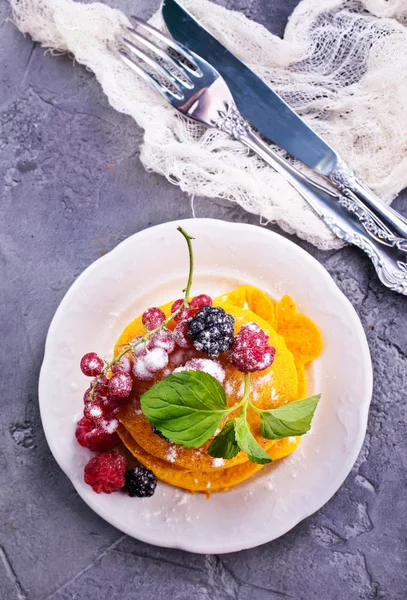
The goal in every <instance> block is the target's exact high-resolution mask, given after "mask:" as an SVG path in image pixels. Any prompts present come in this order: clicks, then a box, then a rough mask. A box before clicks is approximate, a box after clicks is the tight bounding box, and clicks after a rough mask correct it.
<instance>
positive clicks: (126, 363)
mask: <svg viewBox="0 0 407 600" xmlns="http://www.w3.org/2000/svg"><path fill="white" fill-rule="evenodd" d="M120 371H121V372H123V373H130V371H131V361H130V359H129V357H128V356H126V355H124V356H122V357H121V359H120V360H119V362H117V363H115V364H114V365H112V373H119V372H120Z"/></svg>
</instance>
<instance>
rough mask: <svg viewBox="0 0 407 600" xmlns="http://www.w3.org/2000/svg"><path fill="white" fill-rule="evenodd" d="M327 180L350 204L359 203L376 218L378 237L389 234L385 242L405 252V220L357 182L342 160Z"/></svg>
mask: <svg viewBox="0 0 407 600" xmlns="http://www.w3.org/2000/svg"><path fill="white" fill-rule="evenodd" d="M329 179H330V180H331V181H332V183H333V184H334V185H335V186H336V187H337V188H338V189H339V190H340V191H341V192H342V194H343V195H344V196H345V197H346V198H348V199H349V200H350V201H351V202H353V201H355V200H359V201H361V203H362V204H363V205H364V206H366V207H367V208H368V209H370V211H371V212H373V213H374V215H376V216H377V217H378V219H379V223H380V225H381V228H382V229H381V231H379V232H378V234H379V236H381V237H382V238H383V239H385V238H386V232H387V234H390V236H389V235H387V240H389V241H390V242H391V244H392V245H394V246H397V247H398V248H399V249H400V250H404V252H407V220H406V219H405V218H404V217H403V216H402V215H400V214H399V213H398V212H397V211H395V210H394V209H393V208H391V206H388V205H387V204H385V203H384V202H383V200H382V199H381V198H380V197H379V196H378V195H377V194H375V193H374V192H373V191H372V190H370V189H369V188H368V187H367V186H366V185H365V184H364V183H362V182H361V181H359V180H358V178H357V177H356V175H355V173H354V172H353V171H352V169H351V168H350V167H348V165H347V164H346V163H345V162H344V161H343V160H341V161H340V162H339V164H338V166H337V167H336V168H335V169H334V170H333V171H332V173H331V175H330V176H329Z"/></svg>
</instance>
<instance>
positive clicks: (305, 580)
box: [0, 0, 407, 600]
mask: <svg viewBox="0 0 407 600" xmlns="http://www.w3.org/2000/svg"><path fill="white" fill-rule="evenodd" d="M157 4H158V2H157V0H154V2H151V1H149V0H144V2H143V3H142V7H141V13H142V14H143V15H144V16H148V15H149V14H150V13H152V12H153V10H154V8H155V7H156V6H157ZM295 4H296V0H285V1H282V0H252V1H251V2H247V1H243V0H229V2H228V5H229V6H231V7H234V8H237V9H239V10H242V11H243V12H245V14H247V15H248V16H251V17H253V18H256V19H258V20H260V21H262V22H264V23H265V24H266V25H267V26H268V27H269V28H270V29H271V30H272V31H274V32H276V33H278V34H281V33H282V31H283V28H284V24H285V21H286V19H287V17H288V15H289V13H290V12H291V10H292V9H293V8H294V6H295ZM116 5H117V6H120V7H121V8H123V9H125V10H127V11H128V12H130V7H131V6H133V8H134V5H132V4H131V3H130V1H128V0H116ZM0 15H1V16H0V19H1V22H0V26H1V36H0V79H1V85H0V181H1V186H0V199H1V219H0V221H1V230H0V282H1V283H0V306H1V322H0V328H1V330H0V331H1V336H0V340H1V353H2V355H3V357H4V360H3V361H2V377H1V380H0V387H1V394H0V405H1V410H0V424H1V429H0V598H1V600H24V599H29V600H45V599H48V598H52V599H55V600H65V599H77V600H108V599H116V598H123V599H124V600H128V599H142V600H150V599H153V598H154V599H163V600H164V599H165V600H192V599H197V600H249V599H250V600H277V599H283V598H296V599H299V600H308V599H317V600H322V599H323V600H342V599H343V600H345V599H346V600H350V599H359V598H363V599H371V598H383V599H386V600H404V599H405V598H406V597H407V591H406V590H407V571H406V520H407V519H406V517H407V504H406V467H407V464H406V462H407V459H406V441H405V440H406V427H405V421H406V419H405V417H406V398H405V390H406V383H407V382H406V366H407V325H406V307H407V304H406V303H407V300H406V298H403V297H400V296H396V295H394V294H392V293H391V292H388V291H387V290H385V289H384V288H383V287H381V286H380V285H379V284H378V282H377V280H376V278H375V276H374V273H373V269H372V267H371V266H370V264H369V263H368V261H367V260H366V259H365V258H364V257H363V256H362V255H361V254H360V253H359V252H358V251H357V250H354V249H352V248H346V249H344V250H341V251H337V252H325V253H323V252H320V251H317V250H315V248H313V247H311V246H309V245H307V244H305V243H303V242H300V241H299V240H298V239H297V238H294V241H295V242H296V243H298V244H300V245H301V246H303V247H305V248H306V249H307V250H308V251H309V252H311V253H312V254H313V255H314V256H316V258H317V259H318V260H319V261H320V262H321V263H323V264H324V265H325V267H326V268H327V269H328V270H329V272H330V273H331V274H332V276H333V277H334V279H335V281H336V282H337V284H338V285H339V287H340V288H341V289H342V290H343V291H344V293H345V294H346V295H347V296H348V298H349V299H350V300H351V302H352V303H353V305H354V307H355V308H356V310H357V312H358V314H359V315H360V317H361V319H362V323H363V325H364V328H365V331H366V334H367V337H368V339H369V344H370V348H371V352H372V358H373V364H374V369H375V391H374V398H373V403H372V408H371V412H370V418H369V427H368V433H367V437H366V442H365V445H364V448H363V450H362V453H361V455H360V457H359V460H358V462H357V464H356V465H355V467H354V469H353V471H352V473H351V474H350V475H349V477H348V478H347V480H346V482H345V484H344V485H343V486H342V488H341V489H340V490H339V492H338V493H337V494H336V495H335V496H334V498H332V500H331V501H330V502H329V503H328V504H327V505H326V506H324V508H322V509H321V510H320V511H319V512H318V513H317V514H315V515H313V516H312V517H310V518H308V519H307V520H305V521H304V522H302V523H301V524H300V525H298V526H297V527H296V528H295V529H294V530H293V531H291V532H289V533H288V534H287V535H285V536H284V537H283V538H281V539H279V540H276V541H274V542H273V543H270V544H267V545H265V546H262V547H259V548H256V549H253V550H248V551H243V552H240V553H234V554H229V555H224V556H220V557H217V556H194V555H192V554H185V553H183V552H180V551H175V550H166V549H160V548H155V547H153V546H149V545H146V544H143V543H141V542H138V541H136V540H133V539H130V538H128V537H126V536H124V535H122V534H121V533H120V532H119V531H117V530H115V529H114V528H112V527H111V526H110V525H108V524H107V523H105V522H104V521H102V520H101V519H100V518H99V517H98V516H96V515H95V514H94V513H93V512H92V511H91V510H90V509H89V508H88V507H87V506H86V505H85V504H84V503H83V502H82V500H80V499H79V498H78V496H77V494H76V493H75V491H74V489H73V487H72V485H71V484H70V482H69V481H68V479H67V478H66V477H65V476H64V474H63V473H62V472H61V471H60V469H59V468H58V467H57V465H56V463H55V462H54V459H53V457H52V456H51V454H50V452H49V450H48V447H47V444H46V441H45V438H44V435H43V431H42V428H41V422H40V417H39V411H38V400H37V381H38V373H39V369H40V365H41V360H42V355H43V350H44V340H45V336H46V332H47V328H48V325H49V323H50V321H51V318H52V316H53V314H54V311H55V309H56V308H57V306H58V304H59V302H60V300H61V298H62V297H63V295H64V294H65V292H66V290H67V289H68V288H69V286H70V285H71V283H72V282H73V281H74V280H75V278H76V277H77V276H78V275H79V274H80V273H81V271H82V270H83V269H84V268H85V267H86V266H87V265H89V264H90V263H91V262H93V261H94V260H95V259H97V258H98V257H99V256H101V255H102V254H103V253H105V252H107V251H109V250H110V249H111V248H113V247H114V246H115V245H116V244H117V243H118V242H120V241H121V240H123V239H124V238H126V237H127V236H129V235H131V234H133V233H134V232H136V231H139V230H141V229H144V228H145V227H149V226H151V225H154V224H157V223H161V222H163V221H167V220H171V219H176V218H181V217H189V216H191V208H190V202H189V199H188V198H187V197H186V196H185V195H183V194H182V193H181V192H180V190H179V189H178V188H176V187H173V186H171V185H170V184H168V183H167V182H166V181H165V180H164V179H162V178H161V177H159V176H158V175H154V174H147V173H146V172H145V171H144V170H143V168H142V166H141V164H140V162H139V160H138V154H139V150H138V146H139V142H140V139H141V132H140V130H139V129H138V128H137V126H136V125H135V124H134V123H133V122H132V121H131V120H130V119H129V118H127V117H125V116H123V115H120V114H118V113H116V112H114V111H113V110H112V109H111V108H110V107H109V106H108V104H107V101H106V99H105V97H104V96H103V94H102V92H101V90H100V88H99V85H98V84H97V82H96V81H95V78H94V77H93V75H92V73H89V72H87V71H86V70H84V69H83V68H80V67H78V66H76V67H73V65H72V61H71V60H70V59H69V58H67V57H52V56H51V55H50V54H47V55H44V51H43V50H42V49H41V48H39V47H38V46H37V45H35V44H33V43H32V41H31V40H30V39H29V38H24V37H23V36H21V35H20V34H19V33H18V31H17V30H16V29H15V27H14V26H13V24H12V23H11V22H9V21H7V20H6V19H7V17H9V16H10V11H9V7H8V5H7V4H6V2H5V0H0ZM396 206H397V207H398V208H399V209H400V210H402V211H404V214H407V196H406V195H404V197H402V198H401V199H399V200H397V201H396ZM195 209H196V214H197V216H212V217H217V218H220V219H225V220H230V221H243V222H248V223H256V222H257V221H258V220H257V218H256V217H255V216H253V215H249V214H247V213H245V212H244V211H243V210H241V209H239V208H237V207H236V206H231V205H229V204H228V203H227V202H225V201H222V200H216V201H210V200H207V199H197V200H196V201H195ZM55 401H56V402H58V398H55Z"/></svg>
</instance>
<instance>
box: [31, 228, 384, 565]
mask: <svg viewBox="0 0 407 600" xmlns="http://www.w3.org/2000/svg"><path fill="white" fill-rule="evenodd" d="M196 222H200V223H202V224H207V225H208V226H209V225H211V224H213V223H216V224H217V225H221V226H223V227H225V228H242V229H247V228H250V229H257V230H259V229H260V230H261V231H262V232H264V233H266V235H268V236H271V237H274V238H278V243H282V244H283V246H284V245H287V246H289V247H290V248H291V247H294V248H295V250H296V251H297V252H298V253H299V255H301V258H302V259H304V260H305V261H308V262H309V263H311V264H312V266H313V268H314V270H315V269H316V270H317V271H319V273H320V275H322V276H323V278H324V279H325V282H326V283H327V285H328V288H329V289H330V291H331V293H333V294H335V295H336V296H337V297H338V299H339V300H340V301H341V303H343V304H344V305H345V306H346V308H347V310H348V311H349V312H350V314H351V315H352V318H353V325H355V327H356V330H355V333H356V334H357V338H358V341H359V342H360V344H361V346H362V347H363V364H364V371H363V372H364V375H365V377H366V382H365V386H364V390H365V397H364V398H363V399H362V400H361V403H360V410H359V413H360V415H359V416H360V418H359V428H358V431H357V442H356V436H355V443H354V444H353V446H352V450H351V452H350V453H349V456H348V457H347V458H346V460H344V461H343V468H342V470H341V473H340V476H339V477H337V478H336V479H335V482H334V483H333V484H331V486H330V488H328V493H325V494H324V499H323V500H322V501H318V502H317V503H316V504H318V506H317V507H315V506H313V507H312V508H311V510H309V509H307V508H306V507H304V511H303V513H302V514H301V516H300V517H298V518H296V519H294V521H295V522H293V523H292V524H290V526H289V527H288V528H284V531H282V532H281V533H280V534H279V535H277V536H274V535H273V537H271V538H270V536H268V535H267V533H266V532H265V533H264V534H263V535H258V536H257V538H256V541H255V542H253V541H252V540H248V543H244V541H243V540H242V542H241V543H234V544H233V543H232V544H229V543H225V544H224V545H223V546H222V547H216V548H213V546H211V543H210V542H209V543H208V542H205V545H204V544H203V543H202V540H200V541H199V548H198V547H197V546H196V545H194V544H193V543H189V542H188V541H184V540H183V541H182V542H180V541H179V538H177V539H174V541H173V542H165V541H162V540H159V539H158V537H157V536H155V535H154V533H153V531H151V535H150V536H149V535H143V534H140V535H139V534H137V536H136V535H135V534H134V532H132V531H131V528H130V527H127V526H126V524H124V525H123V523H119V522H118V520H117V519H116V518H115V515H114V514H113V515H112V514H110V513H106V512H105V511H104V509H103V507H99V506H97V503H92V502H91V501H90V500H89V498H88V497H87V495H86V494H85V493H83V489H82V488H80V487H79V486H76V485H75V481H73V480H72V479H71V477H70V475H69V474H68V472H67V470H66V469H65V468H64V466H63V464H62V463H61V461H60V460H59V459H58V458H57V456H56V454H57V455H58V453H56V454H55V453H54V450H53V446H54V442H53V441H51V435H50V431H48V430H47V427H46V425H45V421H46V416H45V406H44V403H43V402H42V401H41V397H42V389H43V388H44V378H45V375H44V373H45V370H46V360H47V358H48V356H47V355H48V353H49V349H50V345H51V343H52V341H53V340H52V336H53V334H54V330H56V328H57V325H58V322H59V320H60V315H61V314H63V312H64V308H65V305H66V304H67V303H68V302H69V299H70V296H71V295H72V294H74V293H75V288H76V287H77V286H78V285H80V283H81V280H82V279H84V278H85V277H87V276H88V275H89V273H91V272H92V270H94V269H96V268H97V267H100V265H101V264H103V263H107V262H108V261H109V260H111V258H112V255H114V253H115V252H116V250H118V249H119V248H123V246H126V245H127V244H130V243H131V241H132V240H133V239H134V238H135V237H138V238H142V237H146V236H150V235H154V232H156V233H157V234H159V232H160V230H166V229H167V228H168V227H169V226H171V225H175V224H177V225H180V226H182V227H185V228H187V226H188V224H189V223H196ZM96 265H97V267H96ZM372 393H373V366H372V362H371V356H370V349H369V345H368V342H367V338H366V334H365V331H364V329H363V326H362V323H361V321H360V318H359V316H358V314H357V312H356V310H355V308H354V307H353V305H352V304H351V302H350V301H349V299H348V298H347V297H346V296H345V294H344V293H343V292H342V291H341V290H340V289H339V287H338V286H337V284H336V283H335V281H334V280H333V278H332V276H331V275H330V274H329V272H328V271H327V270H326V269H325V267H324V266H323V265H322V264H321V263H320V262H319V261H318V260H317V259H316V258H314V257H313V256H312V255H311V254H310V253H308V252H307V251H306V250H304V249H303V248H302V247H301V246H299V245H297V244H296V243H294V242H293V241H291V240H289V239H287V238H286V237H284V236H283V235H281V234H279V233H277V232H274V231H270V230H269V229H266V228H260V227H259V225H253V224H249V223H236V222H233V221H225V220H223V219H213V218H189V219H175V220H173V221H166V222H165V223H160V224H157V225H154V226H152V227H148V228H145V229H142V230H140V231H138V232H136V233H134V234H132V235H131V236H129V237H127V238H125V239H124V240H122V241H121V242H119V243H118V244H117V245H116V246H115V247H114V248H112V249H111V250H110V251H109V252H108V253H107V254H105V255H104V256H101V257H99V258H97V259H96V260H94V261H93V262H92V263H91V264H89V265H88V266H87V267H86V268H85V269H84V270H83V271H82V272H81V273H80V275H79V276H78V277H77V278H76V279H75V280H74V281H73V283H72V284H71V285H70V287H69V288H68V290H67V291H66V293H65V294H64V296H63V298H62V299H61V301H60V303H59V305H58V307H57V309H56V311H55V313H54V316H53V318H52V320H51V323H50V325H49V328H48V331H47V335H46V340H45V346H44V354H43V360H42V364H41V369H40V375H39V381H38V403H39V409H40V417H41V423H42V427H43V431H44V435H45V438H46V440H47V444H48V447H49V449H50V451H51V454H52V456H53V458H54V460H55V461H56V463H57V464H58V466H59V467H60V468H61V470H62V471H63V473H64V474H65V475H66V476H67V477H68V479H69V480H70V482H71V484H72V485H73V487H74V489H75V491H76V492H77V493H78V495H79V496H80V497H81V498H82V500H83V501H84V502H85V503H86V504H87V506H89V508H91V509H92V510H93V511H94V512H95V513H96V514H97V515H98V516H100V517H101V518H102V519H103V520H105V521H106V522H108V523H109V524H110V525H112V526H114V527H116V529H118V530H119V531H122V532H123V533H125V534H127V535H129V536H130V537H132V538H134V539H137V540H140V541H142V542H145V543H149V544H153V545H156V546H159V547H162V548H174V549H177V550H183V551H186V552H192V553H195V554H224V553H230V552H236V551H240V550H245V549H249V548H254V547H257V546H260V545H263V544H265V543H268V542H271V541H273V540H274V539H278V538H279V537H281V536H282V535H285V534H286V533H288V532H289V531H291V529H293V528H294V527H295V526H296V525H298V523H300V522H301V521H303V520H304V519H306V518H308V517H309V516H311V515H312V514H314V513H315V512H317V511H318V510H320V509H321V508H322V507H323V506H324V505H325V504H326V503H327V502H329V500H330V499H331V498H332V497H333V495H334V494H335V493H336V492H337V491H338V490H339V488H340V487H341V486H342V484H343V482H344V481H345V479H346V478H347V476H348V475H349V473H350V472H351V470H352V468H353V466H354V464H355V462H356V460H357V457H358V455H359V453H360V450H361V448H362V446H363V443H364V439H365V435H366V431H367V423H368V416H369V407H370V403H371V399H372ZM345 465H346V466H345ZM325 492H326V490H325ZM97 498H98V496H97V495H95V500H96V499H97ZM95 504H96V506H95Z"/></svg>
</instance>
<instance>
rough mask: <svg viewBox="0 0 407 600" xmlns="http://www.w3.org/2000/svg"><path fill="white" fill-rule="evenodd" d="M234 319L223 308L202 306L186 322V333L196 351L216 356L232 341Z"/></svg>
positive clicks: (224, 350)
mask: <svg viewBox="0 0 407 600" xmlns="http://www.w3.org/2000/svg"><path fill="white" fill-rule="evenodd" d="M234 323H235V320H234V318H233V317H232V315H228V314H227V313H226V312H225V311H224V310H223V308H220V307H218V306H216V307H212V306H204V307H203V308H201V310H200V311H199V312H198V313H197V314H196V315H195V317H194V318H193V319H191V320H190V321H189V323H188V335H189V336H190V338H191V339H192V340H193V344H194V347H195V349H196V350H198V352H206V353H207V354H208V356H210V358H217V357H218V356H219V354H222V352H226V350H227V349H228V348H229V346H230V345H231V344H232V342H233V332H234Z"/></svg>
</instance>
